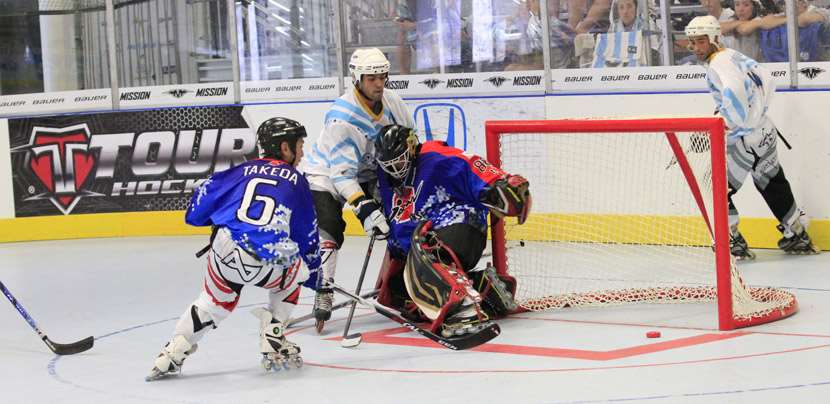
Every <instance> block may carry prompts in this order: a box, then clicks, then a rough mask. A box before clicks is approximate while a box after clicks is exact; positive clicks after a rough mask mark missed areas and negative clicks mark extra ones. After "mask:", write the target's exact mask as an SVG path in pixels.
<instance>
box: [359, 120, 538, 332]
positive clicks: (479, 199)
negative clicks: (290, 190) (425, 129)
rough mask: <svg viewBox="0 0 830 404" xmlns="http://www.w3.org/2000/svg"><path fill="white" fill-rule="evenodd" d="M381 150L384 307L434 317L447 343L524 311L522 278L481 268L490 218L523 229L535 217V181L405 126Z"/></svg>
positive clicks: (382, 135) (385, 134)
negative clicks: (385, 224) (520, 307)
mask: <svg viewBox="0 0 830 404" xmlns="http://www.w3.org/2000/svg"><path fill="white" fill-rule="evenodd" d="M375 149H376V153H377V160H378V165H379V169H378V188H379V191H380V196H381V201H382V202H383V211H384V214H385V215H386V217H388V218H389V223H390V228H391V230H390V233H389V237H388V241H387V246H388V247H387V255H386V258H385V259H384V264H383V268H382V269H381V273H380V275H379V278H378V285H377V288H378V290H379V294H378V302H379V303H381V304H384V305H387V306H390V307H393V308H395V309H397V310H400V311H401V312H402V314H403V315H404V316H408V317H409V318H411V319H413V320H418V319H420V320H427V319H428V321H430V322H431V330H432V331H433V332H441V333H442V334H443V335H444V336H445V337H453V336H459V335H463V334H468V333H476V332H478V331H479V330H481V329H482V328H483V327H485V326H486V325H487V322H488V321H491V320H492V318H493V317H495V316H500V315H504V314H506V313H508V312H510V311H512V310H514V309H516V305H515V302H514V301H513V293H515V287H516V283H515V280H514V279H513V278H512V277H510V276H509V275H507V274H497V273H496V270H495V268H493V267H492V266H489V265H488V266H486V267H485V268H481V267H477V264H478V261H479V259H480V258H481V256H482V253H483V251H484V247H485V243H486V241H487V213H488V212H492V213H494V214H496V215H498V216H500V217H501V216H516V217H518V223H519V224H522V223H524V221H525V219H526V218H527V215H528V213H529V211H530V205H531V197H530V191H529V189H528V187H529V184H528V182H527V180H526V179H524V178H523V177H521V176H518V175H510V174H508V173H506V172H504V171H502V170H501V169H499V168H497V167H495V166H493V165H491V164H489V163H488V162H487V161H486V160H484V159H483V158H481V157H479V156H475V155H471V154H467V153H465V152H464V151H463V150H460V149H457V148H454V147H450V146H448V145H447V144H446V143H444V142H439V141H430V142H426V143H423V144H420V143H419V141H418V136H417V134H416V133H415V131H414V130H413V129H410V128H407V127H405V126H399V125H389V126H386V127H384V128H383V129H381V131H380V132H379V134H378V137H377V139H376V140H375ZM419 317H420V318H419ZM424 317H425V318H424Z"/></svg>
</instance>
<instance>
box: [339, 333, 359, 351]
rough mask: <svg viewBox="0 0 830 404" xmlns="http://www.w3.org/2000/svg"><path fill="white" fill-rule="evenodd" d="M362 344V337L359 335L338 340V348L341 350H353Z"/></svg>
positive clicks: (351, 335)
mask: <svg viewBox="0 0 830 404" xmlns="http://www.w3.org/2000/svg"><path fill="white" fill-rule="evenodd" d="M361 342H363V335H362V334H360V333H355V334H349V335H347V336H345V337H343V339H341V340H340V346H342V347H343V348H354V347H356V346H358V345H360V343H361Z"/></svg>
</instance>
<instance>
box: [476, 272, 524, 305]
mask: <svg viewBox="0 0 830 404" xmlns="http://www.w3.org/2000/svg"><path fill="white" fill-rule="evenodd" d="M469 275H470V278H471V280H472V281H473V285H474V286H475V288H476V290H478V291H479V293H481V296H482V298H483V299H484V301H483V303H484V304H482V308H483V309H484V310H485V311H486V312H487V314H488V315H491V316H503V315H506V314H508V313H510V312H512V311H515V310H516V309H518V308H519V306H518V305H517V304H516V301H515V300H514V299H513V293H512V292H511V289H515V285H508V284H507V282H506V281H505V280H504V279H502V278H500V277H499V275H498V273H497V272H496V268H495V267H493V266H492V265H490V264H488V265H487V267H486V268H485V269H483V270H481V271H475V272H470V274H469Z"/></svg>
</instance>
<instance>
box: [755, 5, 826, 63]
mask: <svg viewBox="0 0 830 404" xmlns="http://www.w3.org/2000/svg"><path fill="white" fill-rule="evenodd" d="M796 13H797V14H798V17H797V18H796V21H797V23H798V29H799V31H798V48H799V51H798V59H799V61H801V62H813V61H817V60H819V56H820V53H821V50H822V49H821V47H820V44H821V43H820V41H821V34H822V28H823V25H824V24H826V23H827V22H828V14H827V13H826V10H823V9H819V8H816V7H815V6H812V5H808V4H807V1H806V0H797V1H796ZM758 25H759V27H760V29H761V40H760V45H761V52H762V53H763V55H764V61H766V62H786V61H788V60H789V53H788V49H787V17H786V14H785V13H777V14H771V15H767V16H764V17H763V18H761V20H760V21H758Z"/></svg>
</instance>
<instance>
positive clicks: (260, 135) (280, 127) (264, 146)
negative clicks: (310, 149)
mask: <svg viewBox="0 0 830 404" xmlns="http://www.w3.org/2000/svg"><path fill="white" fill-rule="evenodd" d="M304 137H306V131H305V127H304V126H303V125H300V123H299V122H297V121H295V120H293V119H288V118H271V119H269V120H267V121H265V122H263V123H262V124H261V125H259V129H257V131H256V143H257V151H258V152H259V157H266V158H273V159H279V160H284V158H285V157H286V156H283V155H282V150H281V149H280V145H281V144H282V142H288V146H289V148H290V149H291V150H292V151H293V152H294V153H295V155H296V154H297V150H296V146H297V140H298V139H300V138H304ZM287 163H292V164H293V162H287Z"/></svg>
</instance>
